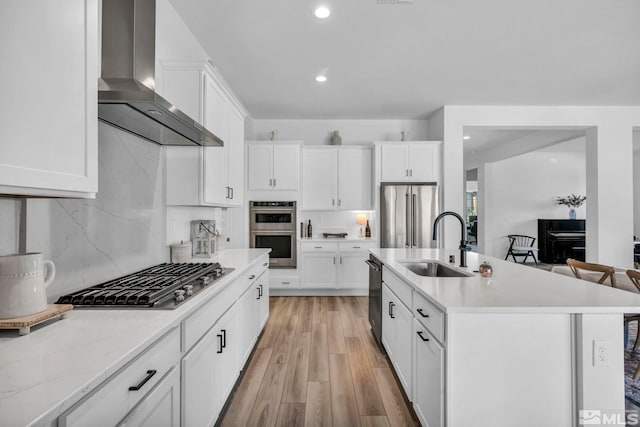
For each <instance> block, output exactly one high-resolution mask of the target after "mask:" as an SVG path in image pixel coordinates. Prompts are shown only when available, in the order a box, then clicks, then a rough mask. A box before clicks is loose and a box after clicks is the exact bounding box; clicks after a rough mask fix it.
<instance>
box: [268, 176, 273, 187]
mask: <svg viewBox="0 0 640 427" xmlns="http://www.w3.org/2000/svg"><path fill="white" fill-rule="evenodd" d="M272 181H273V179H272V178H269V187H272V186H273V185H272V184H271V182H272Z"/></svg>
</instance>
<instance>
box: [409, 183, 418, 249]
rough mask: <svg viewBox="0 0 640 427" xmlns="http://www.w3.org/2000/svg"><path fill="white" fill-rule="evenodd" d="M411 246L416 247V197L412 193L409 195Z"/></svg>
mask: <svg viewBox="0 0 640 427" xmlns="http://www.w3.org/2000/svg"><path fill="white" fill-rule="evenodd" d="M411 197H412V198H411V246H412V247H413V246H416V240H417V239H416V223H417V222H418V218H416V195H415V193H413V194H412V195H411Z"/></svg>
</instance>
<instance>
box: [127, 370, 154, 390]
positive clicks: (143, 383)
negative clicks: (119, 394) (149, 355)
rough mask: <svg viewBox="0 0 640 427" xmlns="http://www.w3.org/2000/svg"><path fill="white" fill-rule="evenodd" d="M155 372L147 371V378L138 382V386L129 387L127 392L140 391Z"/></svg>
mask: <svg viewBox="0 0 640 427" xmlns="http://www.w3.org/2000/svg"><path fill="white" fill-rule="evenodd" d="M157 372H158V371H156V370H155V369H149V370H148V371H147V376H146V377H144V378H143V379H142V381H140V382H139V383H138V384H136V385H132V386H131V387H129V391H138V390H140V389H141V388H142V387H144V385H145V384H146V383H147V382H148V381H149V380H150V379H151V377H153V376H154V375H155V374H156V373H157Z"/></svg>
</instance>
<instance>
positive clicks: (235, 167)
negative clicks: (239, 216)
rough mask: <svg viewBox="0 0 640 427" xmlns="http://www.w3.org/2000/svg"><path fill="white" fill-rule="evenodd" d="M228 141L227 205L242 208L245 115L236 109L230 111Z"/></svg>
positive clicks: (226, 142)
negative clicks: (228, 189)
mask: <svg viewBox="0 0 640 427" xmlns="http://www.w3.org/2000/svg"><path fill="white" fill-rule="evenodd" d="M228 119H229V121H228V124H229V132H228V138H227V141H225V144H226V145H227V154H228V158H229V164H228V171H227V172H228V176H229V179H228V182H229V184H228V185H229V188H230V191H229V192H230V194H229V199H228V200H227V205H229V206H242V203H243V201H244V115H243V114H242V113H240V112H239V111H238V110H236V109H235V108H233V107H231V108H230V109H229V116H228Z"/></svg>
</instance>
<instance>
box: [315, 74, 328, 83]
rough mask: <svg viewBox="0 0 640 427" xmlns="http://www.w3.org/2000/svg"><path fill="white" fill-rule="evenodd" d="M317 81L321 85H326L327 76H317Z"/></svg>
mask: <svg viewBox="0 0 640 427" xmlns="http://www.w3.org/2000/svg"><path fill="white" fill-rule="evenodd" d="M316 81H317V82H320V83H324V82H326V81H327V76H323V75H322V74H320V75H317V76H316Z"/></svg>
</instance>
